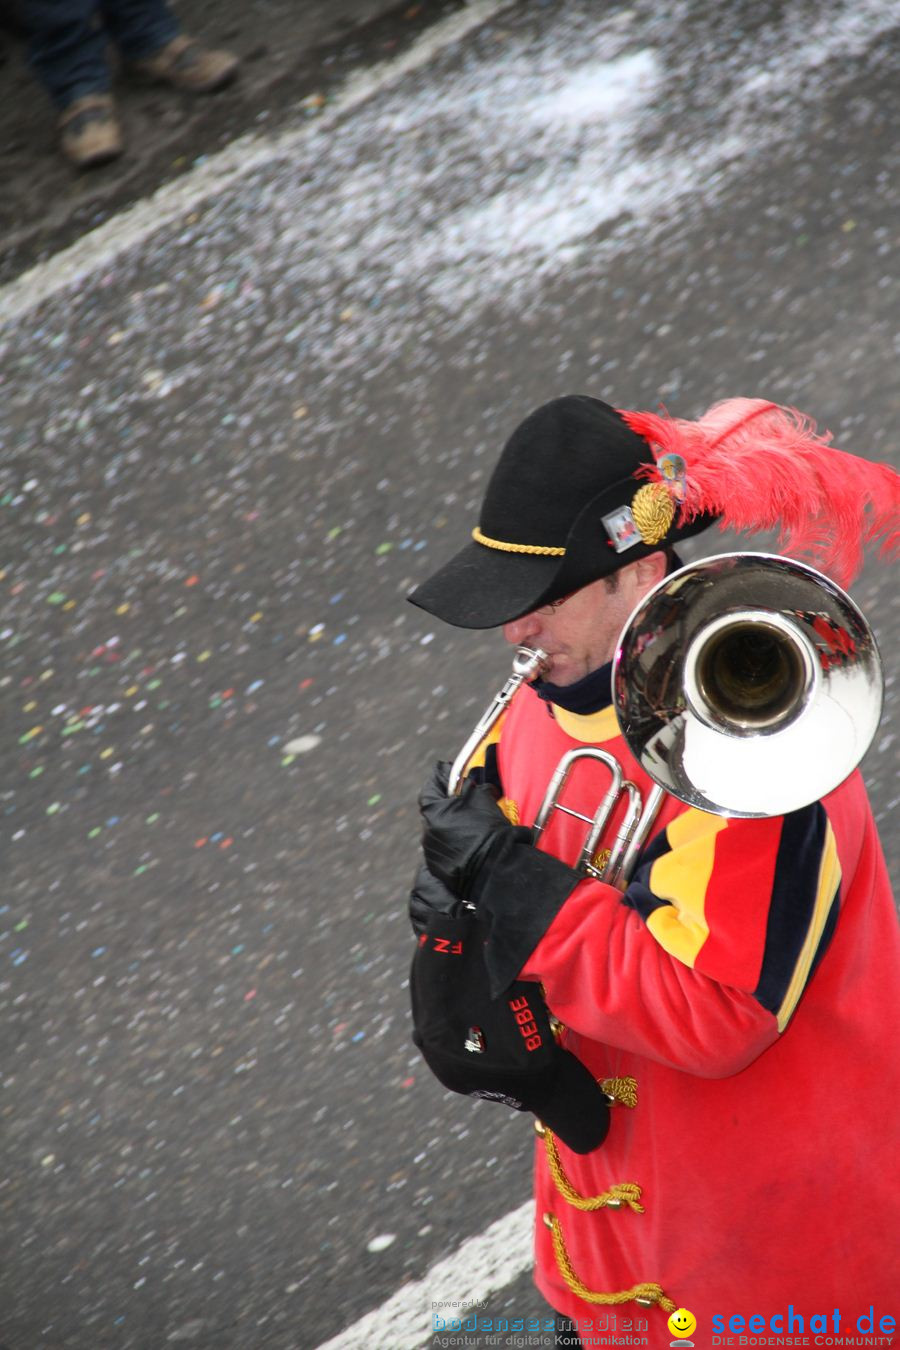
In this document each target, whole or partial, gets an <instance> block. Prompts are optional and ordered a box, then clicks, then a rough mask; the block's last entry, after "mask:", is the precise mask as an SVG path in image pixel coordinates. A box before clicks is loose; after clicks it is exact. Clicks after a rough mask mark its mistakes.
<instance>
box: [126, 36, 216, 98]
mask: <svg viewBox="0 0 900 1350" xmlns="http://www.w3.org/2000/svg"><path fill="white" fill-rule="evenodd" d="M238 64H239V62H238V58H237V57H236V56H235V55H234V53H233V52H224V51H214V50H211V49H209V48H207V47H203V46H201V44H200V43H199V42H198V41H197V39H196V38H192V37H188V36H187V34H186V33H181V34H179V36H178V37H176V38H173V39H172V41H171V42H167V43H166V45H165V46H164V47H160V49H159V51H158V52H154V54H153V55H152V56H148V57H145V58H144V60H143V61H132V62H130V63H129V66H128V69H129V71H130V72H131V73H132V74H135V75H139V76H142V77H143V78H144V79H149V80H153V81H154V82H155V83H157V84H168V85H171V86H172V87H173V88H174V89H187V90H188V91H189V92H190V93H192V94H211V93H212V92H213V90H215V89H222V88H224V86H225V85H226V84H230V83H231V81H232V80H233V79H234V77H235V76H236V75H237V72H238Z"/></svg>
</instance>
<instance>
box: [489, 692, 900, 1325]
mask: <svg viewBox="0 0 900 1350" xmlns="http://www.w3.org/2000/svg"><path fill="white" fill-rule="evenodd" d="M495 734H496V735H497V736H498V737H499V743H498V746H497V756H498V760H497V763H498V768H499V773H500V778H501V781H502V784H503V790H504V794H505V797H506V798H507V800H509V801H511V802H512V803H514V804H515V809H517V811H518V816H519V819H520V821H521V823H522V824H525V825H527V824H531V823H533V821H534V818H535V815H536V814H537V811H538V808H539V806H540V802H541V799H542V797H543V793H544V790H545V788H546V785H547V782H548V780H549V778H550V775H551V773H552V770H553V768H554V767H555V765H556V763H557V761H558V759H559V757H560V755H561V754H563V753H564V752H565V751H566V750H569V749H571V748H572V746H573V745H576V744H578V743H579V742H590V743H594V744H602V745H603V746H604V748H606V749H608V750H610V751H611V752H612V753H613V754H614V755H615V757H616V758H617V759H618V760H619V762H620V763H621V764H622V765H623V767H624V769H625V773H626V777H630V778H631V779H632V780H633V781H634V782H635V783H636V784H637V785H638V786H639V787H640V788H641V790H642V792H646V791H647V790H648V788H649V786H650V784H649V783H648V780H647V778H646V775H644V774H643V772H642V771H641V769H640V768H639V767H638V766H637V764H636V763H635V761H634V759H633V758H632V757H631V755H630V754H629V752H628V750H627V748H626V746H625V743H624V742H623V740H622V739H621V737H620V736H619V734H618V730H617V727H616V723H615V718H614V715H613V712H612V710H611V709H610V708H607V709H604V710H602V711H600V712H598V713H594V714H591V715H590V716H578V715H575V714H572V713H569V712H566V711H564V710H562V709H559V708H553V707H552V705H549V704H547V703H544V702H542V701H541V700H540V699H539V698H538V697H537V695H536V694H535V692H534V690H533V689H530V688H527V687H526V688H523V689H522V690H521V691H520V693H519V694H518V695H517V697H516V698H515V700H514V701H513V703H512V705H511V707H510V709H509V711H508V713H507V715H506V717H505V719H504V721H503V723H502V724H501V726H500V728H499V729H498V732H497V733H495ZM823 753H827V747H823ZM607 785H608V779H607V778H606V771H605V770H604V769H603V768H602V766H597V765H594V764H591V763H590V762H588V763H587V766H585V765H580V766H579V767H578V768H577V770H576V771H575V773H574V775H573V777H572V778H571V779H570V782H569V785H568V787H567V789H566V795H565V800H566V802H567V803H568V804H569V805H571V806H574V807H575V808H576V809H580V810H583V811H584V813H585V814H587V815H590V814H592V813H593V811H594V809H595V808H596V806H597V804H598V803H599V801H600V798H601V796H602V793H603V791H604V790H605V787H606V786H607ZM583 840H584V826H583V825H581V824H580V823H579V822H578V821H574V820H572V819H571V818H569V817H567V816H564V815H562V814H561V813H559V812H557V813H555V815H554V817H553V818H552V820H551V823H550V824H549V825H548V827H547V829H546V830H545V832H544V834H543V836H542V838H541V840H540V845H539V846H540V847H541V848H544V849H547V850H548V851H550V852H552V853H555V854H556V855H557V856H558V857H560V858H562V859H563V860H564V861H566V862H569V863H573V864H574V862H575V861H576V860H577V856H578V853H579V851H580V848H581V845H582V843H583ZM528 903H529V897H528V896H527V895H523V896H522V904H523V905H527V904H528ZM522 977H523V978H525V979H531V980H536V981H540V983H541V984H542V986H543V989H544V994H545V997H546V1000H547V1003H548V1005H549V1007H550V1009H551V1011H552V1013H553V1014H555V1016H556V1017H558V1018H559V1019H560V1020H561V1022H562V1023H563V1024H564V1025H565V1027H566V1031H565V1033H564V1038H563V1039H564V1043H565V1044H566V1045H567V1046H568V1047H569V1048H570V1049H571V1050H573V1051H574V1052H575V1054H577V1055H578V1056H579V1058H580V1059H581V1060H582V1061H583V1062H584V1063H585V1064H586V1065H587V1066H588V1067H589V1068H590V1069H591V1071H592V1072H593V1073H594V1074H595V1076H596V1077H597V1078H598V1079H600V1080H605V1079H609V1078H616V1079H624V1078H631V1079H634V1080H635V1084H636V1104H635V1105H634V1106H632V1107H629V1106H626V1105H622V1104H620V1105H616V1106H615V1107H614V1108H613V1110H612V1121H611V1126H610V1131H609V1135H608V1137H607V1140H606V1142H605V1143H604V1144H603V1145H602V1146H601V1147H600V1148H599V1149H597V1150H595V1151H594V1152H593V1153H591V1154H588V1155H584V1156H579V1155H578V1154H575V1153H572V1152H570V1151H569V1150H568V1149H566V1147H565V1146H564V1145H563V1144H562V1143H560V1142H559V1141H556V1148H557V1154H558V1159H559V1163H560V1164H561V1173H559V1172H558V1173H557V1179H556V1180H554V1178H553V1176H552V1175H551V1171H550V1168H549V1166H548V1155H547V1151H546V1147H545V1143H544V1142H542V1141H540V1140H538V1143H537V1153H536V1200H537V1206H536V1224H537V1227H536V1260H537V1269H536V1280H537V1284H538V1286H539V1288H540V1289H541V1291H542V1293H543V1294H544V1296H545V1297H546V1298H547V1300H548V1301H549V1302H550V1303H551V1304H552V1305H553V1306H554V1307H555V1308H557V1309H558V1310H559V1311H561V1312H564V1313H567V1314H568V1315H569V1316H570V1317H572V1318H574V1319H576V1320H577V1322H578V1324H579V1326H580V1327H581V1329H582V1331H583V1334H584V1335H585V1336H587V1337H588V1338H589V1337H590V1334H591V1327H590V1326H589V1324H591V1325H592V1326H593V1327H594V1328H597V1329H601V1330H602V1328H604V1327H606V1328H608V1329H609V1330H610V1331H612V1330H615V1329H616V1328H618V1330H619V1331H620V1332H621V1331H622V1330H623V1329H626V1330H627V1326H626V1323H627V1322H628V1320H629V1319H630V1320H631V1323H632V1325H636V1322H635V1319H636V1318H646V1319H647V1321H648V1322H649V1331H650V1332H651V1333H652V1332H653V1331H654V1330H655V1331H656V1332H657V1336H656V1337H652V1338H651V1341H650V1343H651V1344H662V1343H663V1342H661V1341H659V1340H658V1335H662V1336H663V1337H664V1338H665V1343H668V1340H669V1339H671V1337H670V1335H669V1333H668V1332H667V1331H666V1328H665V1320H666V1317H667V1311H666V1304H667V1302H668V1300H671V1301H672V1303H674V1304H675V1305H676V1306H679V1307H682V1306H683V1307H686V1308H688V1309H689V1310H690V1311H691V1312H692V1313H693V1314H694V1315H695V1317H696V1318H697V1322H698V1327H697V1332H696V1334H695V1343H697V1344H706V1345H709V1344H710V1343H711V1342H710V1336H711V1335H712V1334H715V1333H716V1332H717V1331H721V1330H722V1325H721V1324H719V1323H717V1322H713V1318H716V1317H721V1318H724V1330H725V1332H726V1334H727V1333H728V1332H729V1326H728V1323H729V1319H730V1318H732V1317H735V1316H743V1317H744V1318H745V1319H749V1318H750V1317H751V1316H753V1317H757V1318H759V1317H763V1318H764V1319H765V1335H766V1336H774V1335H776V1334H778V1333H779V1332H781V1331H782V1330H783V1332H784V1333H785V1334H789V1333H790V1334H794V1335H796V1334H798V1333H799V1332H801V1331H802V1332H803V1333H805V1334H807V1335H809V1334H810V1332H811V1331H812V1332H813V1334H815V1333H816V1332H822V1331H827V1332H828V1333H829V1334H832V1335H833V1334H834V1333H835V1331H837V1330H838V1327H836V1326H835V1322H834V1310H835V1309H838V1310H839V1313H840V1323H839V1334H842V1335H843V1334H845V1333H846V1334H849V1335H854V1336H855V1335H858V1334H859V1332H858V1331H857V1318H859V1317H860V1316H863V1315H865V1316H866V1318H868V1315H869V1311H870V1308H872V1309H873V1310H874V1321H873V1322H872V1324H871V1326H870V1325H869V1324H868V1321H866V1322H864V1323H863V1324H862V1326H861V1328H860V1330H863V1331H873V1332H874V1333H875V1334H876V1335H877V1334H879V1333H880V1330H881V1328H880V1319H882V1318H884V1317H893V1318H895V1319H896V1322H897V1324H898V1325H900V1129H898V1121H900V1055H898V1044H900V1039H898V1038H900V930H898V924H897V917H896V912H895V909H894V905H893V901H892V898H891V894H890V888H889V883H888V879H887V873H886V869H885V865H884V859H883V855H882V852H881V848H880V844H879V840H878V837H877V834H876V831H875V826H874V823H873V820H872V814H871V810H870V807H869V804H868V800H867V797H866V793H865V789H864V787H863V784H862V780H861V778H860V775H859V774H858V773H854V774H853V775H852V776H851V777H850V778H849V779H848V780H847V781H846V782H845V783H843V784H842V785H841V786H840V787H839V788H838V789H837V790H836V791H835V792H833V793H831V794H830V795H829V796H828V797H827V798H825V799H824V801H823V802H822V803H816V804H815V805H814V806H812V807H809V808H806V809H804V810H802V811H798V812H794V813H793V814H791V815H788V816H784V817H779V818H775V819H771V820H726V819H724V818H723V817H720V816H713V815H710V814H707V813H704V812H701V811H698V810H696V809H693V808H689V807H686V806H685V805H684V804H683V803H681V802H679V801H677V800H675V799H674V798H671V797H667V798H665V799H664V803H663V808H662V812H661V814H660V816H659V818H658V820H657V823H656V826H655V830H654V833H653V835H652V837H651V840H650V842H649V844H648V846H647V848H646V849H645V851H644V853H643V855H642V858H641V859H640V861H639V864H638V867H637V868H636V869H635V871H634V874H633V878H632V881H631V883H630V885H629V887H628V889H627V891H626V892H625V894H624V895H623V894H621V893H620V892H619V891H618V890H616V889H614V888H612V887H610V886H607V885H605V884H603V883H600V882H596V881H592V880H585V881H583V882H581V883H580V884H579V885H578V886H577V888H576V889H575V890H574V892H573V893H572V895H571V896H570V898H569V899H568V900H567V901H566V902H565V904H564V905H563V906H562V909H561V910H560V911H559V913H558V914H557V915H556V918H555V919H554V920H553V922H552V923H551V924H550V926H549V928H548V929H547V930H546V932H545V933H544V936H543V938H542V939H541V941H540V942H539V943H538V946H537V947H536V949H535V950H534V952H533V953H532V955H531V957H530V958H529V960H528V961H527V963H526V965H525V967H524V969H523V970H522ZM623 1183H626V1184H628V1183H630V1184H632V1185H634V1186H636V1187H639V1188H640V1189H639V1193H638V1192H637V1191H630V1190H629V1191H621V1190H620V1191H618V1192H616V1191H615V1189H614V1188H616V1187H621V1186H622V1184H623ZM568 1187H571V1191H570V1195H575V1194H576V1193H577V1194H578V1195H580V1196H582V1197H587V1198H590V1197H596V1196H603V1195H606V1194H608V1193H610V1192H612V1194H613V1197H614V1198H619V1199H621V1197H622V1196H623V1195H628V1196H630V1197H632V1198H633V1199H634V1200H635V1201H636V1205H639V1206H640V1207H641V1208H642V1209H643V1212H640V1211H639V1209H638V1208H637V1207H636V1206H634V1205H630V1204H629V1203H628V1202H627V1201H626V1202H625V1203H624V1204H622V1205H621V1207H619V1208H612V1207H610V1206H609V1205H605V1204H601V1207H599V1208H596V1209H594V1210H592V1211H585V1210H583V1209H580V1208H578V1207H577V1205H576V1204H575V1203H573V1202H572V1199H571V1198H566V1195H565V1193H564V1192H565V1191H566V1189H567V1188H568ZM545 1215H553V1216H555V1218H556V1219H557V1220H558V1230H559V1235H560V1237H561V1239H562V1243H563V1244H564V1248H565V1251H566V1253H567V1256H568V1261H569V1275H570V1279H569V1280H568V1281H567V1280H566V1279H564V1278H563V1275H562V1273H561V1270H560V1260H559V1253H558V1251H557V1252H555V1251H554V1241H553V1237H552V1234H551V1231H550V1229H549V1228H548V1227H547V1226H546V1221H545V1220H544V1216H545ZM563 1264H565V1257H563ZM573 1283H574V1285H575V1287H576V1288H577V1289H578V1290H579V1293H575V1292H573V1289H572V1287H571V1286H572V1285H573ZM648 1283H650V1284H654V1285H657V1286H660V1287H661V1289H662V1291H663V1293H664V1295H665V1300H664V1301H663V1302H662V1303H660V1302H657V1303H656V1304H655V1306H652V1307H650V1308H647V1307H642V1306H640V1305H637V1304H636V1303H635V1301H634V1298H633V1296H632V1297H631V1298H626V1299H625V1300H623V1301H622V1302H619V1303H616V1304H614V1305H610V1304H609V1303H607V1302H606V1301H604V1302H603V1303H599V1302H591V1301H589V1300H588V1299H587V1291H591V1292H596V1293H600V1294H603V1295H604V1296H605V1295H609V1294H613V1295H620V1294H623V1293H626V1294H627V1293H628V1291H632V1290H634V1289H635V1288H636V1287H638V1286H640V1285H641V1284H648ZM789 1310H790V1312H789ZM826 1314H827V1316H828V1323H827V1326H826V1325H824V1324H823V1323H821V1322H815V1323H812V1324H811V1322H810V1319H811V1318H815V1317H822V1315H826ZM801 1317H802V1318H803V1319H805V1324H804V1326H802V1327H800V1325H799V1322H798V1319H799V1318H801ZM772 1318H774V1319H775V1321H774V1322H771V1319H772ZM616 1319H617V1320H616ZM779 1319H782V1320H781V1321H779ZM789 1320H790V1326H789ZM744 1330H745V1331H746V1330H747V1328H746V1327H745V1328H744ZM749 1330H750V1331H751V1332H753V1331H757V1332H758V1331H761V1330H762V1328H761V1324H760V1323H759V1322H758V1321H757V1322H756V1323H755V1325H752V1326H750V1328H749ZM883 1330H884V1331H891V1330H892V1329H891V1328H889V1327H888V1326H885V1327H884V1328H883ZM697 1337H699V1340H697ZM737 1343H738V1342H737V1340H736V1341H735V1344H737ZM808 1343H809V1344H813V1343H814V1341H813V1339H812V1337H811V1338H810V1341H809V1342H808ZM820 1343H821V1342H820ZM884 1343H885V1344H886V1342H884Z"/></svg>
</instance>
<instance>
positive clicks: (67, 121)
mask: <svg viewBox="0 0 900 1350" xmlns="http://www.w3.org/2000/svg"><path fill="white" fill-rule="evenodd" d="M59 147H60V149H61V150H62V152H63V154H64V155H65V157H66V159H67V160H69V162H70V163H71V164H74V165H75V166H76V168H78V169H92V168H94V167H95V166H96V165H98V164H108V163H109V161H110V160H111V159H115V158H116V157H117V156H118V155H121V153H122V151H123V149H124V148H125V147H124V144H123V141H122V132H121V129H120V127H119V124H118V122H117V121H116V114H115V108H114V106H113V101H112V98H111V97H110V95H109V94H86V95H85V97H84V98H78V99H76V100H75V102H74V103H70V104H69V106H68V108H66V110H65V112H64V113H63V114H62V116H61V117H60V119H59Z"/></svg>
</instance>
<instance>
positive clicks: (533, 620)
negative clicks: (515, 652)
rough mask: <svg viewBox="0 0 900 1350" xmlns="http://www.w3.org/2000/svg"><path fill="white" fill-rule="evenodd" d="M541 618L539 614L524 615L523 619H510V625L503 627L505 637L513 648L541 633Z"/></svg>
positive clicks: (506, 624)
mask: <svg viewBox="0 0 900 1350" xmlns="http://www.w3.org/2000/svg"><path fill="white" fill-rule="evenodd" d="M540 627H541V618H540V615H539V614H535V613H533V612H532V613H531V614H523V615H522V616H521V618H518V619H510V621H509V623H505V624H504V625H503V636H504V638H505V639H506V641H507V642H508V643H510V645H511V646H513V647H519V646H521V644H522V643H523V642H527V640H528V639H529V638H531V637H534V635H535V633H538V632H540Z"/></svg>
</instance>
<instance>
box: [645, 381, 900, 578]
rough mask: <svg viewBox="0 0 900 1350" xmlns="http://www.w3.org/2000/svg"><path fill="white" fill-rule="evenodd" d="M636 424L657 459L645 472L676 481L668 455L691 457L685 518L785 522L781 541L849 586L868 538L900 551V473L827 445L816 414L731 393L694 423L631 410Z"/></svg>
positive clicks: (726, 524) (743, 524)
mask: <svg viewBox="0 0 900 1350" xmlns="http://www.w3.org/2000/svg"><path fill="white" fill-rule="evenodd" d="M622 417H624V419H625V421H626V422H627V423H628V425H629V426H630V427H631V429H632V431H635V432H637V434H638V435H639V436H643V437H644V439H645V440H647V441H649V442H650V446H651V449H652V450H653V455H654V460H655V464H654V465H648V466H647V467H646V469H645V470H643V471H642V476H643V477H646V478H649V479H651V480H652V481H656V482H661V483H664V484H665V485H666V486H667V487H668V488H669V489H670V490H673V482H672V480H671V476H670V475H671V469H669V473H668V474H663V472H662V471H661V469H660V467H659V461H660V459H662V458H663V456H665V455H667V454H674V455H680V456H681V457H682V459H683V460H684V476H683V481H680V482H678V483H677V484H675V485H674V486H675V489H676V495H677V496H678V499H679V500H680V502H681V515H680V521H681V522H682V523H683V522H686V521H689V520H691V519H693V518H694V517H695V516H697V515H699V514H701V513H704V512H708V513H709V514H711V515H718V516H720V517H721V520H720V528H721V529H723V530H724V529H733V530H741V531H745V532H746V533H748V534H753V533H755V532H756V531H758V530H771V529H777V530H779V532H780V533H779V549H780V551H781V552H783V553H785V554H788V555H790V556H793V557H799V558H801V559H803V560H805V561H807V562H810V563H811V564H812V565H813V566H815V567H817V568H818V569H819V570H820V571H823V572H825V573H827V574H828V575H829V576H831V577H832V578H833V579H834V580H835V581H836V582H837V583H838V584H839V585H841V586H849V585H850V583H851V582H852V581H853V580H854V578H855V577H856V576H857V575H858V573H859V571H860V569H861V567H862V564H863V560H864V559H863V554H864V549H865V548H866V546H867V545H871V544H874V545H878V547H879V550H880V552H881V554H882V556H883V557H889V556H896V554H897V553H898V552H900V474H898V473H897V472H896V470H894V469H892V468H891V466H890V465H889V464H880V463H872V462H871V461H869V460H865V459H860V458H859V457H858V456H856V455H852V454H849V453H848V452H847V451H845V450H839V449H837V447H835V446H832V445H830V444H829V441H830V439H831V437H830V434H829V433H824V434H821V435H820V434H819V433H818V432H817V430H816V425H815V423H814V422H813V421H812V419H811V418H809V417H806V416H804V414H803V413H799V412H797V411H796V409H794V408H783V407H780V406H779V405H778V404H777V403H769V402H767V401H766V400H765V399H753V398H731V399H726V400H724V401H723V402H721V403H716V404H714V405H713V406H712V407H711V408H710V409H709V411H708V412H706V413H704V415H703V416H702V417H701V418H700V419H699V421H697V422H689V421H684V420H682V419H680V418H672V417H668V416H659V415H657V414H656V413H645V412H626V411H622Z"/></svg>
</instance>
